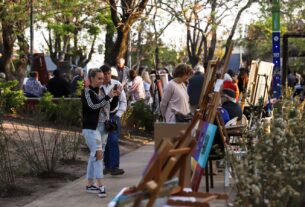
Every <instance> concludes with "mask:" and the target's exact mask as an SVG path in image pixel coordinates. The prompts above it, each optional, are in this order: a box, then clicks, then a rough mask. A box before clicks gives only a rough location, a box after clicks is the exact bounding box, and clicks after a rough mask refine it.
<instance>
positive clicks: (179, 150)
mask: <svg viewBox="0 0 305 207" xmlns="http://www.w3.org/2000/svg"><path fill="white" fill-rule="evenodd" d="M232 48H233V46H232V44H231V45H230V50H229V51H230V52H229V54H231V51H232ZM228 56H230V55H228ZM228 59H229V57H227V58H226V62H225V66H226V67H224V68H225V69H226V68H227V65H228V62H229V61H228ZM217 63H218V61H211V62H209V68H210V69H209V70H210V71H211V72H210V73H207V75H206V76H205V82H206V84H205V85H204V87H203V93H202V94H203V95H202V100H201V104H200V108H199V110H197V111H196V113H195V115H194V116H193V118H192V121H191V123H190V125H189V126H188V128H187V129H186V130H185V131H181V132H180V134H179V135H178V136H177V137H175V138H174V139H173V140H172V141H169V140H167V139H166V140H165V139H164V140H162V141H161V143H160V145H159V147H158V148H157V150H156V152H155V153H154V155H153V156H152V158H151V160H150V162H149V164H148V165H147V167H146V169H145V170H144V173H143V176H142V179H141V181H140V182H139V184H138V185H137V186H136V187H135V189H134V192H138V194H136V196H135V199H134V200H133V207H139V206H140V205H142V204H143V203H142V201H143V200H144V199H146V198H148V201H147V202H146V203H145V204H144V206H146V207H152V206H153V205H154V203H155V201H156V199H157V198H158V196H159V195H160V192H162V188H163V186H164V184H165V182H166V181H168V180H171V179H173V177H175V176H176V175H177V174H178V178H179V179H178V180H179V183H178V186H177V187H176V188H174V189H172V191H171V195H172V196H183V197H186V198H187V197H193V198H194V199H195V200H192V201H190V200H183V201H178V200H173V199H171V198H169V200H168V204H169V205H175V206H200V207H204V206H207V207H208V206H209V204H208V202H209V201H210V200H214V199H224V200H227V199H228V195H227V194H217V193H208V192H185V191H184V187H185V183H184V177H185V174H186V173H187V172H186V169H187V168H186V165H187V162H189V160H188V159H187V157H188V156H189V155H190V154H191V152H192V151H193V150H194V148H195V146H196V141H195V140H192V139H190V135H191V132H192V130H193V129H194V128H195V126H196V125H197V123H198V121H209V122H213V121H214V119H215V116H216V109H217V106H218V103H219V99H220V94H219V93H214V95H212V97H209V94H211V93H212V92H213V86H214V82H215V80H216V68H217ZM224 73H225V70H224V71H222V74H221V75H222V76H221V77H223V76H224ZM143 192H145V193H143Z"/></svg>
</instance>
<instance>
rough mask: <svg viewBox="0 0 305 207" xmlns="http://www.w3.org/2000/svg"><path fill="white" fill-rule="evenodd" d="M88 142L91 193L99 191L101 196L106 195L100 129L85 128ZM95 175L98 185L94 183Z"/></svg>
mask: <svg viewBox="0 0 305 207" xmlns="http://www.w3.org/2000/svg"><path fill="white" fill-rule="evenodd" d="M83 134H84V136H85V138H86V143H87V145H88V147H89V150H90V155H89V160H88V165H87V175H86V178H87V187H86V191H87V192H89V193H98V194H99V196H100V194H101V196H100V197H105V196H106V191H105V187H104V186H103V185H102V178H103V161H102V159H103V145H102V139H101V133H100V132H99V131H98V130H87V129H84V130H83ZM94 177H95V178H96V180H97V184H98V187H97V186H95V185H94Z"/></svg>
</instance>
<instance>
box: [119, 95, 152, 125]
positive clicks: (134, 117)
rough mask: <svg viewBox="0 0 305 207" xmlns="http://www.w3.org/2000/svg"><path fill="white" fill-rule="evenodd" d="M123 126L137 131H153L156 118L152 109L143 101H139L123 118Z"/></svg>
mask: <svg viewBox="0 0 305 207" xmlns="http://www.w3.org/2000/svg"><path fill="white" fill-rule="evenodd" d="M122 119H123V124H125V125H126V126H128V127H132V128H134V129H137V130H141V129H142V130H143V129H144V130H145V131H152V130H153V123H154V116H153V113H152V111H151V109H150V107H149V106H148V105H147V104H145V102H144V101H143V100H141V101H137V102H136V103H134V104H133V105H132V107H130V108H129V109H128V110H127V111H126V113H124V116H123V118H122Z"/></svg>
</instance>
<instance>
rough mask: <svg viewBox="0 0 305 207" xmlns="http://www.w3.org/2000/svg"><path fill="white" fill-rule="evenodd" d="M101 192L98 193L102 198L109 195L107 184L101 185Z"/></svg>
mask: <svg viewBox="0 0 305 207" xmlns="http://www.w3.org/2000/svg"><path fill="white" fill-rule="evenodd" d="M99 190H100V191H99V193H98V194H97V195H98V197H100V198H105V197H106V196H107V194H106V188H105V186H103V185H102V186H100V187H99Z"/></svg>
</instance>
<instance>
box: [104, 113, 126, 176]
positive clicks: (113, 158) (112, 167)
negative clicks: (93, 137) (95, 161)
mask: <svg viewBox="0 0 305 207" xmlns="http://www.w3.org/2000/svg"><path fill="white" fill-rule="evenodd" d="M110 118H111V120H113V121H115V122H116V123H117V125H118V129H117V130H115V131H113V132H109V135H108V140H107V145H106V150H105V153H106V155H105V158H106V159H107V161H106V160H105V161H106V162H105V167H106V170H105V172H110V173H111V175H121V174H124V170H122V169H119V166H120V150H119V137H120V130H121V121H120V117H117V116H111V117H110Z"/></svg>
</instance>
